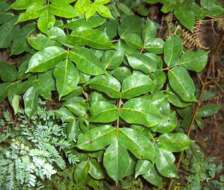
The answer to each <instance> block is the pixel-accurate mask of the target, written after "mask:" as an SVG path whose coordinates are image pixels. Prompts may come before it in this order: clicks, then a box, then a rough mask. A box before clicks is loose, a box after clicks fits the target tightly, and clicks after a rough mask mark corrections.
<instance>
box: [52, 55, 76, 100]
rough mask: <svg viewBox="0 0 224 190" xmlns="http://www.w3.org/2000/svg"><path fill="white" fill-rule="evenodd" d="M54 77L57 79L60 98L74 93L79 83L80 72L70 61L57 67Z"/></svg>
mask: <svg viewBox="0 0 224 190" xmlns="http://www.w3.org/2000/svg"><path fill="white" fill-rule="evenodd" d="M54 77H55V79H56V86H57V90H58V93H59V98H61V97H63V96H66V95H68V94H69V93H71V92H72V91H74V90H75V89H76V88H77V85H78V83H79V72H78V71H77V69H76V68H75V66H74V65H73V63H72V62H70V61H69V60H68V59H66V60H65V61H64V62H61V63H59V64H58V65H57V66H56V67H55V69H54Z"/></svg>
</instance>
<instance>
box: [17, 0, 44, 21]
mask: <svg viewBox="0 0 224 190" xmlns="http://www.w3.org/2000/svg"><path fill="white" fill-rule="evenodd" d="M44 9H45V7H44V4H43V1H34V2H31V3H29V6H28V7H27V9H26V11H25V12H24V13H22V14H20V16H19V18H18V20H17V23H20V22H25V21H29V20H33V19H36V18H38V17H39V16H40V15H41V13H42V12H43V10H44Z"/></svg>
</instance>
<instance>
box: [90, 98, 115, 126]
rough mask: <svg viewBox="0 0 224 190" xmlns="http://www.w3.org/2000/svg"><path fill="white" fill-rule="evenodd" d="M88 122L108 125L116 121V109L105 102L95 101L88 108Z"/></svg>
mask: <svg viewBox="0 0 224 190" xmlns="http://www.w3.org/2000/svg"><path fill="white" fill-rule="evenodd" d="M90 113H91V117H90V121H91V122H97V123H109V122H112V121H115V120H117V119H118V117H119V115H118V110H117V107H116V106H115V105H113V104H111V103H109V102H106V101H95V102H93V103H92V104H91V107H90Z"/></svg>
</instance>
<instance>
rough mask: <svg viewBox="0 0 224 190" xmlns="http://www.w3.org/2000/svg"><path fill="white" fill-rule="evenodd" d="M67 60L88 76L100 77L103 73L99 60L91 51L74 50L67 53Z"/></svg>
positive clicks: (84, 49)
mask: <svg viewBox="0 0 224 190" xmlns="http://www.w3.org/2000/svg"><path fill="white" fill-rule="evenodd" d="M69 58H70V59H71V60H72V61H73V62H74V63H75V64H76V66H77V68H78V69H79V70H80V71H82V72H83V73H85V74H88V75H101V74H103V73H104V72H105V71H104V69H103V67H102V65H101V64H100V60H99V59H98V58H97V57H96V56H95V55H94V53H93V51H91V50H89V49H87V48H75V49H73V51H70V52H69Z"/></svg>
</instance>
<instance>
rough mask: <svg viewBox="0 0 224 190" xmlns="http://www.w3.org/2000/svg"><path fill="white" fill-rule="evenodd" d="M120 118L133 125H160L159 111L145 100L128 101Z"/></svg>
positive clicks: (121, 111)
mask: <svg viewBox="0 0 224 190" xmlns="http://www.w3.org/2000/svg"><path fill="white" fill-rule="evenodd" d="M120 116H121V118H122V119H124V120H125V121H126V122H128V123H131V124H141V125H144V126H146V127H152V126H155V125H156V124H158V109H157V108H156V107H155V106H153V105H151V104H150V101H149V100H147V99H145V98H135V99H131V100H129V101H127V102H126V103H125V104H124V105H123V107H122V109H121V110H120ZM159 119H160V118H159Z"/></svg>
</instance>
